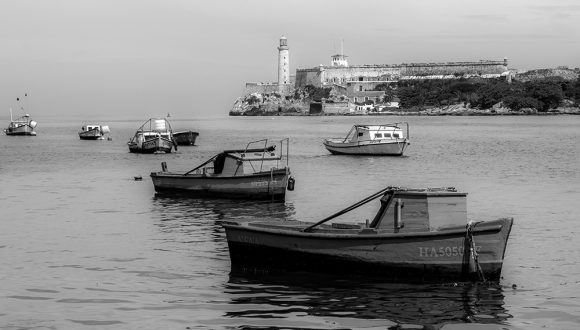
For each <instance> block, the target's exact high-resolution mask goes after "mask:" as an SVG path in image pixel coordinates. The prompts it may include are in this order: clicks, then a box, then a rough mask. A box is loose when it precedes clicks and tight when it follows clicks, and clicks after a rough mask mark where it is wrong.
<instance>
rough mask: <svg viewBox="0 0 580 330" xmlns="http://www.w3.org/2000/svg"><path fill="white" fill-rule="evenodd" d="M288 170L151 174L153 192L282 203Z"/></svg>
mask: <svg viewBox="0 0 580 330" xmlns="http://www.w3.org/2000/svg"><path fill="white" fill-rule="evenodd" d="M288 176H289V170H287V169H279V170H274V171H272V172H269V171H268V172H260V173H254V174H249V175H240V176H219V175H215V176H212V175H203V174H191V175H183V173H171V172H153V173H151V179H152V180H153V186H154V187H155V191H156V192H159V193H178V194H181V195H187V196H190V197H218V198H237V199H257V200H275V201H283V200H284V199H285V197H286V186H287V183H288Z"/></svg>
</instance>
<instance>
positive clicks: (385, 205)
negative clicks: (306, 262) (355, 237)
mask: <svg viewBox="0 0 580 330" xmlns="http://www.w3.org/2000/svg"><path fill="white" fill-rule="evenodd" d="M397 192H457V190H456V189H455V187H442V188H402V187H393V186H389V187H386V188H384V189H381V190H379V191H377V192H376V193H374V194H372V195H370V196H368V197H366V198H363V199H362V200H360V201H358V202H356V203H354V204H352V205H350V206H349V207H347V208H345V209H343V210H340V211H338V212H336V213H334V214H333V215H331V216H328V217H326V218H324V219H322V220H320V221H318V222H316V223H315V224H312V225H310V226H308V227H306V228H304V229H302V231H303V232H311V231H312V230H313V229H314V228H316V227H318V226H319V225H321V224H323V223H325V222H328V221H330V220H332V219H334V218H336V217H339V216H341V215H343V214H345V213H348V212H350V211H352V210H354V209H356V208H358V207H360V206H363V205H365V204H367V203H368V202H370V201H372V200H375V199H377V198H379V197H381V196H382V197H383V199H381V208H380V209H379V211H378V212H377V214H376V215H375V217H374V218H373V221H372V222H371V223H370V225H369V226H368V227H369V228H374V229H377V228H379V227H380V225H381V221H382V219H383V214H384V213H385V212H386V211H387V210H388V209H389V207H390V206H391V204H392V202H393V200H394V197H395V194H396V193H397ZM384 198H386V200H385V199H384Z"/></svg>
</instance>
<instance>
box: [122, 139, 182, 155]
mask: <svg viewBox="0 0 580 330" xmlns="http://www.w3.org/2000/svg"><path fill="white" fill-rule="evenodd" d="M128 145H129V152H131V153H141V154H152V153H155V152H165V153H171V149H172V148H173V142H172V141H170V140H168V139H165V138H162V137H159V138H155V139H150V140H145V141H143V142H141V143H138V142H129V143H128Z"/></svg>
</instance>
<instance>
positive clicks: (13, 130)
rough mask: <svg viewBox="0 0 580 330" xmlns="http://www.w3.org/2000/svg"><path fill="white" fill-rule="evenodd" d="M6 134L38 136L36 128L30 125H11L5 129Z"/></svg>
mask: <svg viewBox="0 0 580 330" xmlns="http://www.w3.org/2000/svg"><path fill="white" fill-rule="evenodd" d="M4 133H5V134H6V135H12V136H36V132H35V131H34V129H33V128H32V127H30V126H28V125H23V126H19V127H9V128H7V129H5V130H4Z"/></svg>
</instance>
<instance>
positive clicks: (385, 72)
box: [324, 66, 401, 83]
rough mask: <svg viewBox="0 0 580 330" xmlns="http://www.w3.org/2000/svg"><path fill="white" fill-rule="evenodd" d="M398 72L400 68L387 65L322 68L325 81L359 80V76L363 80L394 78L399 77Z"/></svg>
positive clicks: (399, 72)
mask: <svg viewBox="0 0 580 330" xmlns="http://www.w3.org/2000/svg"><path fill="white" fill-rule="evenodd" d="M400 74H401V70H400V68H397V67H387V66H351V67H325V68H324V79H325V81H327V82H335V83H344V82H347V81H359V80H360V79H361V78H362V79H363V81H367V80H372V81H377V80H382V81H387V80H396V79H398V78H399V77H400Z"/></svg>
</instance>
